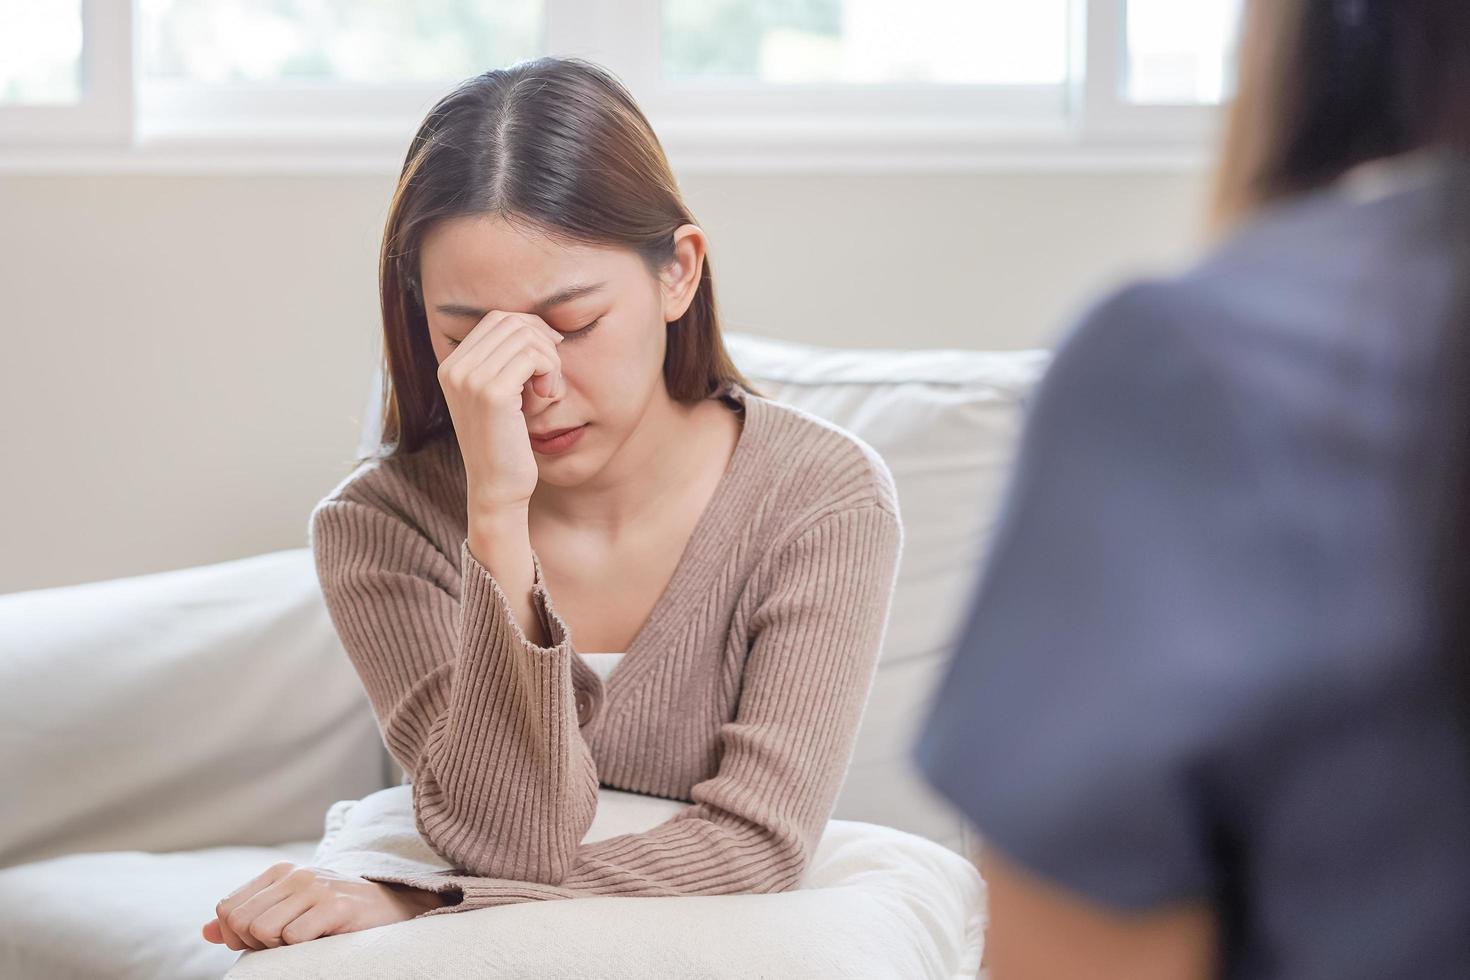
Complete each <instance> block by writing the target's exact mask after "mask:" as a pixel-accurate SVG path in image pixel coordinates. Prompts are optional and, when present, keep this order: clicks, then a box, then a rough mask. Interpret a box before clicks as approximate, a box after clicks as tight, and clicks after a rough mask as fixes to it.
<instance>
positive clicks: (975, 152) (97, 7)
mask: <svg viewBox="0 0 1470 980" xmlns="http://www.w3.org/2000/svg"><path fill="white" fill-rule="evenodd" d="M1239 8H1240V0H1193V2H1191V3H1187V4H1185V3H1179V2H1177V0H616V2H612V0H413V2H411V3H410V2H404V0H271V2H265V0H0V150H3V152H0V166H10V165H17V166H23V165H25V164H26V162H27V161H28V160H29V161H39V160H43V159H54V158H55V156H56V152H57V148H58V147H59V148H70V149H71V150H73V151H75V152H74V155H73V158H74V159H78V160H83V161H85V160H87V159H108V160H113V161H117V160H126V161H135V162H136V161H142V162H143V164H144V165H146V164H147V163H148V162H149V161H188V160H201V161H202V160H207V159H213V160H217V161H234V162H237V163H241V164H242V165H245V166H248V167H250V168H252V169H255V168H257V167H258V166H261V165H270V163H271V161H277V162H281V165H282V166H286V167H292V166H294V164H293V163H292V161H297V162H299V161H301V160H303V159H305V158H308V157H309V158H311V159H312V160H316V161H321V162H322V164H323V165H324V166H327V167H330V168H334V169H335V168H338V167H341V166H360V167H361V168H365V169H368V170H372V171H375V172H377V171H382V170H388V169H396V167H397V165H398V164H399V163H401V161H402V153H403V151H404V149H405V148H406V146H407V143H408V140H409V138H410V136H411V134H412V131H413V128H414V127H415V126H416V125H417V123H418V122H419V121H420V120H421V119H422V117H423V115H424V113H425V112H426V111H427V110H428V108H429V107H430V106H431V105H432V104H433V103H434V102H435V101H436V100H437V99H438V98H439V97H441V96H442V95H443V94H444V92H445V91H447V90H448V89H449V88H450V87H451V86H452V85H453V84H454V83H455V82H457V81H459V80H461V79H464V78H467V77H469V76H471V75H473V74H476V73H477V72H480V71H483V70H485V69H487V68H490V67H494V66H498V65H505V64H509V63H512V62H515V61H519V60H522V59H525V58H530V57H535V56H537V55H541V54H545V53H551V54H559V55H580V56H583V57H588V58H591V59H593V60H595V61H598V62H600V63H602V64H604V65H606V66H607V67H608V68H610V69H611V70H613V71H614V72H615V73H616V74H617V75H618V76H619V77H620V78H622V79H623V81H624V82H625V83H626V84H627V85H628V87H629V88H630V89H631V90H632V91H633V93H634V95H635V96H636V97H637V98H638V99H639V102H640V104H641V105H642V106H643V107H644V109H645V110H646V111H647V113H648V115H649V116H650V118H651V119H652V121H653V123H654V125H655V127H656V128H657V129H658V131H659V135H660V138H661V140H662V141H663V143H664V145H665V147H666V149H668V151H669V153H670V156H671V157H672V158H673V159H674V162H675V164H676V166H681V167H691V168H694V169H699V168H701V167H705V166H708V167H712V168H716V169H729V168H737V169H748V168H757V169H760V168H775V169H792V168H797V169H799V168H802V167H805V166H808V165H814V166H821V167H823V168H836V169H878V168H883V169H890V168H893V167H895V166H898V167H903V166H907V165H910V164H913V165H915V166H918V167H920V168H924V169H929V168H935V167H937V168H941V169H949V168H954V167H961V168H963V167H970V166H974V165H977V164H983V161H985V160H996V159H998V160H1001V161H1002V163H1003V164H1007V165H1009V164H1014V163H1016V162H1020V161H1022V160H1025V159H1030V158H1032V157H1035V156H1040V157H1045V158H1047V159H1051V160H1056V159H1062V160H1067V159H1081V160H1087V159H1096V158H1098V157H1109V156H1110V155H1111V156H1116V157H1117V158H1120V159H1124V158H1128V157H1129V156H1130V155H1133V156H1137V155H1138V154H1140V153H1148V152H1152V151H1154V150H1158V149H1159V148H1164V149H1165V150H1167V149H1169V148H1173V149H1176V150H1184V151H1190V150H1201V149H1202V148H1203V147H1204V146H1205V139H1204V137H1205V136H1206V135H1207V134H1208V133H1209V131H1210V129H1211V128H1212V127H1213V125H1214V124H1215V120H1216V118H1217V116H1218V103H1219V102H1220V101H1221V100H1222V99H1223V98H1224V97H1226V96H1227V95H1228V92H1229V91H1230V87H1231V79H1230V72H1229V70H1228V65H1229V64H1230V62H1231V54H1232V51H1233V45H1234V24H1235V20H1236V19H1237V17H1238V13H1239ZM47 147H49V148H50V150H49V152H50V155H49V156H48V155H47V152H43V150H44V149H45V148H47Z"/></svg>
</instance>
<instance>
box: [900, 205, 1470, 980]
mask: <svg viewBox="0 0 1470 980" xmlns="http://www.w3.org/2000/svg"><path fill="white" fill-rule="evenodd" d="M1440 185H1441V179H1440V178H1439V177H1434V176H1431V177H1430V179H1428V180H1426V181H1420V182H1418V183H1413V184H1410V185H1409V186H1408V187H1405V188H1400V189H1398V190H1396V191H1394V192H1392V193H1390V194H1388V195H1387V196H1380V197H1378V198H1376V199H1373V200H1371V201H1364V200H1360V199H1358V198H1356V197H1354V196H1351V195H1349V194H1348V193H1346V192H1345V191H1344V190H1343V189H1342V188H1340V187H1339V188H1334V189H1331V190H1327V191H1320V192H1316V193H1314V194H1311V195H1308V196H1306V197H1303V198H1299V199H1297V200H1295V201H1293V202H1292V203H1290V204H1287V205H1284V206H1278V207H1276V208H1274V209H1272V210H1270V211H1268V212H1266V213H1264V214H1263V215H1261V216H1260V217H1258V218H1257V219H1256V220H1255V221H1254V222H1252V223H1251V224H1250V225H1249V226H1248V227H1246V228H1245V229H1243V230H1241V231H1240V232H1239V233H1237V234H1236V235H1235V236H1234V237H1232V238H1231V239H1230V240H1229V241H1228V242H1227V243H1226V244H1224V245H1223V246H1221V247H1220V248H1218V249H1217V250H1216V251H1215V252H1214V253H1213V254H1212V255H1210V256H1209V257H1208V258H1206V259H1205V260H1204V261H1202V262H1201V263H1199V264H1198V265H1196V266H1195V267H1194V268H1193V269H1191V270H1189V271H1188V272H1186V273H1184V274H1182V275H1179V276H1176V277H1172V278H1169V279H1158V280H1151V281H1144V282H1140V283H1137V284H1134V285H1132V286H1129V287H1127V288H1124V289H1122V290H1121V291H1119V292H1118V293H1116V294H1115V295H1113V296H1111V297H1110V298H1108V299H1106V300H1105V301H1103V302H1101V303H1100V304H1098V305H1097V306H1096V307H1094V308H1093V309H1092V310H1091V311H1090V312H1089V313H1088V314H1087V315H1086V316H1085V317H1084V318H1083V320H1082V322H1080V323H1079V324H1078V325H1077V326H1076V327H1075V328H1074V330H1073V331H1072V332H1071V333H1070V335H1069V336H1068V337H1067V339H1066V340H1065V342H1064V343H1063V344H1062V345H1061V346H1060V348H1059V350H1058V353H1057V357H1056V360H1055V361H1054V363H1053V366H1052V368H1051V370H1050V371H1049V372H1048V374H1047V376H1046V377H1045V378H1044V379H1043V381H1042V383H1041V385H1040V388H1039V390H1038V392H1037V397H1036V399H1035V402H1034V404H1033V406H1032V409H1031V412H1030V416H1029V419H1028V425H1027V431H1026V435H1025V437H1024V439H1023V443H1022V447H1021V450H1020V455H1019V458H1018V461H1017V468H1016V471H1015V474H1014V476H1013V478H1012V483H1011V486H1010V491H1009V494H1008V496H1007V502H1006V504H1005V506H1004V509H1003V511H1002V514H1001V517H1000V521H999V524H998V527H997V530H996V534H995V536H994V538H993V539H992V541H991V544H990V548H989V553H988V556H987V562H986V567H985V570H984V572H983V574H982V575H981V576H980V578H979V580H978V583H977V586H976V592H975V594H974V596H973V599H972V602H971V605H970V607H969V609H968V611H967V614H966V617H965V620H964V623H963V626H962V629H961V631H960V633H959V637H958V646H957V652H956V655H955V658H954V660H953V661H952V662H951V664H950V666H949V669H948V673H947V675H946V676H945V677H944V678H943V680H942V683H941V684H940V686H939V688H938V691H937V694H936V695H935V698H934V701H933V703H932V706H931V708H930V714H929V716H928V718H927V724H926V726H925V727H924V729H923V731H922V734H921V737H920V740H919V741H918V743H917V744H916V746H915V747H914V750H913V751H914V758H915V761H916V762H917V763H918V764H919V766H920V767H921V768H922V769H923V771H924V772H925V774H926V775H927V777H928V778H929V779H930V780H931V781H932V783H933V784H934V786H935V787H936V788H937V789H938V790H939V791H940V792H941V793H943V794H944V795H945V796H946V797H947V798H948V799H949V800H951V801H952V802H953V803H954V804H955V805H956V806H958V807H959V808H960V809H961V810H962V811H963V812H964V813H965V814H967V815H968V816H969V817H970V819H971V820H972V821H973V822H974V824H975V825H976V826H977V827H978V829H979V831H980V833H981V834H982V835H983V837H984V839H985V841H986V843H987V845H988V846H993V847H995V848H996V849H998V850H999V851H1000V852H1002V853H1005V854H1007V855H1008V856H1009V857H1010V858H1011V859H1012V860H1015V861H1017V862H1019V863H1021V864H1022V865H1023V866H1026V867H1028V868H1030V869H1031V870H1032V871H1033V872H1034V873H1036V874H1038V875H1040V876H1042V877H1044V878H1047V879H1050V880H1052V881H1053V882H1056V883H1059V884H1061V885H1063V886H1065V887H1067V888H1069V889H1071V890H1073V891H1075V892H1077V893H1080V894H1081V895H1083V896H1085V897H1089V898H1092V899H1094V900H1097V901H1100V902H1102V903H1106V904H1108V905H1111V906H1114V907H1120V908H1127V909H1142V908H1149V907H1155V906H1158V905H1160V904H1163V903H1168V902H1172V901H1175V900H1186V899H1203V900H1208V901H1212V902H1213V903H1215V906H1216V908H1217V909H1218V910H1219V911H1220V912H1221V913H1222V925H1223V928H1224V948H1225V956H1226V975H1227V976H1232V977H1283V978H1284V977H1290V978H1321V980H1348V978H1355V977H1361V978H1374V980H1379V978H1386V977H1408V978H1416V980H1428V978H1441V977H1444V978H1450V977H1453V978H1456V980H1466V978H1470V763H1467V758H1470V754H1467V751H1466V747H1465V744H1464V742H1463V740H1462V739H1461V737H1460V735H1461V733H1460V732H1459V730H1458V729H1457V728H1456V726H1455V719H1454V712H1455V711H1456V710H1457V708H1456V706H1455V705H1453V704H1452V703H1451V699H1450V697H1449V696H1448V694H1447V693H1446V692H1447V689H1448V686H1449V685H1448V683H1447V681H1446V679H1445V676H1444V670H1443V657H1442V655H1441V654H1440V652H1439V649H1438V645H1437V642H1436V639H1435V635H1434V631H1435V628H1434V626H1433V623H1434V615H1433V613H1434V609H1433V608H1432V599H1431V596H1432V589H1433V586H1434V581H1433V579H1432V567H1431V566H1432V561H1433V547H1434V544H1435V542H1436V540H1437V535H1438V533H1439V531H1438V529H1437V525H1436V522H1435V519H1434V517H1433V516H1432V515H1434V514H1435V513H1436V511H1435V508H1436V507H1437V506H1438V500H1437V498H1436V497H1435V493H1436V492H1437V490H1436V488H1438V487H1440V486H1442V485H1443V480H1444V478H1445V476H1446V474H1445V473H1443V472H1442V471H1441V469H1440V468H1437V462H1438V461H1440V460H1442V459H1443V456H1444V453H1443V451H1442V450H1443V443H1442V442H1436V440H1437V439H1440V438H1442V436H1441V434H1440V430H1439V428H1438V427H1437V425H1436V423H1437V422H1438V421H1439V420H1441V419H1442V416H1443V403H1442V402H1441V401H1439V399H1440V398H1441V397H1442V396H1443V382H1442V378H1441V374H1442V372H1441V370H1440V369H1441V368H1442V367H1443V361H1444V358H1443V354H1442V352H1443V350H1444V337H1445V330H1446V329H1447V326H1448V320H1449V317H1450V311H1451V309H1452V306H1453V302H1454V297H1455V289H1454V272H1455V265H1454V257H1453V254H1452V249H1451V248H1450V247H1449V245H1448V244H1447V238H1446V233H1445V228H1444V221H1445V217H1444V214H1445V212H1444V208H1443V207H1442V206H1441V203H1440V202H1441V198H1440V196H1439V195H1440V193H1441V186H1440ZM1463 328H1465V329H1470V323H1467V324H1464V325H1463ZM1466 655H1470V653H1467V654H1466Z"/></svg>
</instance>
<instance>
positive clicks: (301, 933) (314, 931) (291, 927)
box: [281, 903, 343, 945]
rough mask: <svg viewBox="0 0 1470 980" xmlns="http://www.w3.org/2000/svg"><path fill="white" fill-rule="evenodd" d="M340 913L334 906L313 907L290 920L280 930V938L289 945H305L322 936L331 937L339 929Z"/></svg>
mask: <svg viewBox="0 0 1470 980" xmlns="http://www.w3.org/2000/svg"><path fill="white" fill-rule="evenodd" d="M342 925H343V922H342V911H341V909H339V908H337V907H336V906H335V904H332V903H323V904H321V905H314V906H312V907H311V908H309V909H307V910H306V911H305V912H303V913H301V914H300V915H298V916H296V918H294V919H292V920H291V921H290V922H289V923H287V925H286V926H285V928H284V929H282V930H281V938H282V939H284V940H285V941H286V943H288V944H290V945H295V944H296V943H307V942H311V941H312V940H313V939H320V938H321V937H323V936H331V935H334V934H335V933H336V931H337V930H338V929H339V928H341V926H342Z"/></svg>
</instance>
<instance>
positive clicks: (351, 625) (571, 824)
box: [310, 498, 598, 885]
mask: <svg viewBox="0 0 1470 980" xmlns="http://www.w3.org/2000/svg"><path fill="white" fill-rule="evenodd" d="M310 526H311V540H312V549H313V553H314V555H315V560H316V568H317V576H318V579H319V581H320V583H321V588H322V594H323V597H324V599H325V602H326V606H327V609H328V612H329V614H330V616H331V619H332V622H333V624H334V626H335V627H336V630H337V633H338V636H339V637H340V638H341V640H342V643H343V645H344V646H345V648H346V650H347V653H348V655H349V656H350V657H351V659H352V662H353V665H354V666H355V668H356V669H357V672H358V675H359V676H360V677H361V678H362V682H363V685H364V687H365V688H366V689H367V693H368V697H369V700H370V701H371V703H372V706H373V710H374V712H375V713H376V715H377V719H378V723H379V726H380V728H381V730H382V732H383V739H384V743H385V744H386V745H387V748H388V750H389V752H391V753H392V755H393V757H394V758H395V759H397V760H398V762H399V764H400V765H401V766H403V768H404V771H405V772H407V773H408V774H409V776H410V778H411V780H412V783H413V798H414V811H415V818H416V821H417V825H418V830H419V833H420V834H421V835H422V836H423V838H424V840H425V841H427V842H428V843H429V845H430V846H431V847H433V849H434V850H435V851H436V852H437V853H438V854H439V855H440V856H441V857H443V858H444V859H445V860H446V861H448V862H450V863H452V864H453V865H454V866H455V867H457V868H461V869H464V870H466V871H468V872H470V873H471V874H473V875H484V876H490V877H497V878H514V879H519V880H521V881H524V882H531V883H543V884H553V885H554V884H557V883H560V882H562V881H563V880H564V879H565V878H567V876H568V874H569V873H570V872H571V871H572V870H573V868H575V867H576V866H577V861H578V860H579V858H578V845H579V842H580V841H581V840H582V837H583V836H584V835H585V834H586V832H587V828H588V827H589V826H591V823H592V818H593V816H594V815H595V813H596V807H597V786H598V780H597V769H596V764H595V762H594V760H593V756H592V752H591V750H590V749H589V748H588V746H587V744H586V742H585V741H584V740H583V738H582V735H581V731H580V725H579V722H578V717H577V710H576V706H575V694H576V692H575V690H574V688H573V683H572V677H571V666H570V664H571V658H572V657H573V652H572V644H571V638H570V635H569V631H568V629H567V627H566V624H565V623H564V622H563V621H562V619H561V617H560V616H558V615H557V613H556V611H555V608H554V607H553V606H552V604H551V599H550V596H549V595H548V594H547V591H546V585H545V581H544V578H543V576H542V569H541V562H540V559H539V558H538V557H536V556H535V554H534V552H533V555H532V559H533V562H534V564H535V584H534V585H533V586H532V606H533V608H534V609H535V610H536V613H537V615H538V616H540V617H541V618H542V622H543V624H544V625H545V627H546V632H547V635H548V636H549V637H550V639H551V642H552V645H551V646H549V647H541V646H537V645H535V644H533V643H531V642H530V641H529V640H528V639H527V638H526V636H525V634H524V633H523V632H522V630H521V628H520V626H519V625H518V624H517V623H516V621H515V617H514V615H513V614H512V612H511V606H510V603H509V600H508V598H507V597H506V595H505V593H504V592H503V591H502V590H501V588H500V585H499V583H497V582H496V581H495V579H494V578H493V577H492V576H491V574H490V573H489V571H487V570H486V569H485V567H484V566H483V565H481V564H480V562H479V561H478V560H477V559H476V558H475V556H474V554H473V553H472V552H471V551H470V549H469V542H468V539H461V543H460V551H459V561H460V576H459V578H460V583H461V588H460V595H459V596H458V597H456V596H455V595H453V594H452V593H451V591H450V587H451V584H452V582H453V578H454V576H453V575H452V573H451V570H450V569H449V568H447V567H446V566H447V561H446V559H445V558H444V555H443V553H442V552H440V551H439V550H438V549H436V548H435V547H434V545H433V543H432V542H431V541H430V540H428V538H426V537H425V536H424V535H423V534H421V533H419V532H418V531H416V530H415V529H414V527H413V526H412V525H411V524H410V523H408V522H406V521H405V520H404V519H402V518H401V517H399V516H397V515H394V514H390V513H386V512H384V511H382V510H379V509H377V508H376V507H373V506H370V505H369V504H366V503H361V502H358V501H354V500H349V499H343V498H334V499H328V500H324V501H322V502H321V503H320V504H318V505H317V508H316V509H315V510H314V511H313V513H312V517H311V525H310Z"/></svg>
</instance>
